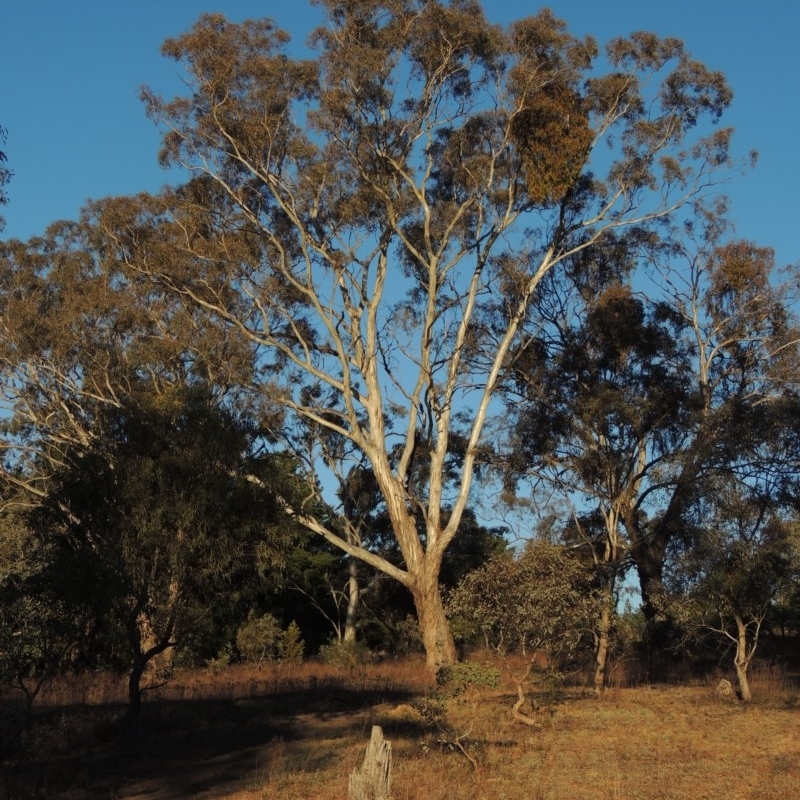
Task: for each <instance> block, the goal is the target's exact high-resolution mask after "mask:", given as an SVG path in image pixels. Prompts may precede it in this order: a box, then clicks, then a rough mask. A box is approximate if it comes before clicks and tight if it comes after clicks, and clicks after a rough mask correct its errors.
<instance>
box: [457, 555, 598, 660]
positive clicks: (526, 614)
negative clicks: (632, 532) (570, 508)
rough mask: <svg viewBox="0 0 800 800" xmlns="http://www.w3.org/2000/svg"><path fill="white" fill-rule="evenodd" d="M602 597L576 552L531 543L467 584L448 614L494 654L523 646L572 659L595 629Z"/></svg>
mask: <svg viewBox="0 0 800 800" xmlns="http://www.w3.org/2000/svg"><path fill="white" fill-rule="evenodd" d="M596 609H597V597H596V595H595V590H594V589H593V572H592V569H591V567H590V566H589V565H587V564H586V563H585V562H583V561H581V559H580V558H579V557H578V556H577V554H576V553H575V551H573V550H568V549H566V548H563V547H559V546H556V545H550V544H546V543H542V542H529V543H528V544H527V545H526V547H525V549H524V550H523V552H522V553H520V554H519V555H514V554H512V553H505V554H503V555H500V556H497V557H495V558H493V559H491V560H490V561H488V562H487V563H486V564H485V565H484V566H483V567H481V568H480V569H477V570H475V571H474V572H472V573H470V574H469V575H467V576H466V578H464V580H462V581H461V583H460V584H459V585H458V587H457V588H456V590H455V591H454V592H453V593H452V594H451V595H450V598H449V601H448V614H449V616H450V618H451V619H452V620H453V621H454V625H455V626H457V628H458V630H460V631H462V632H463V633H464V634H465V635H470V636H473V637H474V636H481V637H482V638H483V641H484V644H485V645H486V646H487V647H489V648H490V649H492V650H496V651H498V652H500V653H505V652H506V651H507V650H511V649H515V648H522V649H529V650H531V651H533V650H539V649H541V650H545V651H547V653H548V654H550V655H551V656H559V655H560V656H567V655H569V654H570V653H572V652H574V651H575V649H576V648H577V647H579V646H580V644H581V642H582V640H583V638H584V636H585V634H586V632H587V631H589V630H591V629H592V628H593V624H594V618H595V616H596Z"/></svg>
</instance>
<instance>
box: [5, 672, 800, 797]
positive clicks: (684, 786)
mask: <svg viewBox="0 0 800 800" xmlns="http://www.w3.org/2000/svg"><path fill="white" fill-rule="evenodd" d="M753 678H754V682H753V688H754V694H755V697H756V701H755V702H754V703H753V704H752V705H750V706H744V705H741V704H738V703H725V702H722V701H719V700H717V699H716V698H715V696H714V692H713V681H709V682H708V683H698V684H697V685H693V686H681V687H677V686H674V687H667V686H663V687H662V686H659V687H652V688H643V687H639V688H633V689H630V688H617V689H612V690H610V691H609V692H608V693H607V694H606V696H605V697H604V699H603V700H601V701H597V700H596V699H594V698H593V697H592V696H591V695H590V694H589V692H588V691H585V690H583V689H581V688H580V687H577V688H571V689H561V690H559V691H551V692H549V693H544V692H542V693H540V694H539V696H538V697H537V698H536V700H537V702H538V704H539V706H540V708H539V710H538V711H537V712H535V717H536V720H537V725H536V726H535V727H525V726H522V725H520V724H519V723H517V722H515V721H514V720H513V719H512V718H511V715H510V709H511V705H512V703H513V701H514V699H515V696H516V695H515V691H514V687H513V686H512V685H511V684H510V683H509V684H506V685H501V686H500V688H498V689H496V690H491V691H469V692H467V693H465V694H464V695H462V696H460V697H459V698H457V699H455V700H451V701H449V703H448V713H447V723H448V726H449V728H450V730H452V731H453V734H454V735H461V734H462V733H464V732H466V731H469V733H468V735H467V736H466V737H465V738H464V739H463V744H464V746H465V747H466V748H468V752H469V753H470V755H471V756H472V758H473V759H474V761H475V762H476V763H477V765H478V769H477V771H476V770H475V769H473V768H472V766H471V765H470V763H469V762H468V761H467V760H466V759H465V758H464V756H463V755H462V754H461V753H459V752H458V751H457V750H455V749H454V748H453V747H452V746H450V745H448V742H447V741H446V739H443V737H442V736H441V735H440V731H437V730H435V729H432V728H430V727H427V726H426V725H425V723H424V721H423V720H422V718H421V717H420V715H419V714H418V713H417V712H416V711H415V710H414V708H413V703H414V701H415V699H417V698H420V697H423V696H425V695H426V694H427V693H429V692H430V691H431V690H432V679H431V676H430V675H429V673H428V672H427V671H426V670H425V668H424V666H423V665H422V664H421V663H420V662H415V661H404V662H397V663H390V664H384V665H373V666H370V667H366V668H358V669H356V670H351V671H337V670H333V669H331V668H329V667H323V666H321V665H313V664H310V665H305V666H303V667H302V668H299V669H298V668H295V670H294V672H292V673H287V672H285V671H282V670H281V669H280V668H279V667H273V668H271V669H268V670H264V671H263V672H261V673H258V672H255V671H254V670H248V669H239V668H231V669H229V670H226V671H224V672H222V673H220V674H217V675H211V674H210V673H207V672H205V671H201V672H193V673H184V674H182V675H179V676H178V677H177V678H176V679H175V681H173V682H172V683H171V684H168V685H166V686H164V687H161V688H160V689H158V690H157V692H154V693H153V694H152V695H151V696H150V697H149V698H148V700H147V702H146V705H145V708H144V712H143V719H142V723H143V743H142V745H143V746H142V750H141V752H140V754H139V755H138V756H137V757H136V758H131V757H129V756H127V755H126V754H124V753H121V752H120V751H119V750H118V749H117V745H116V739H115V736H114V724H115V720H116V719H117V718H118V716H119V715H120V713H121V711H122V705H121V704H120V702H119V700H120V697H118V696H116V695H115V694H114V692H115V691H116V690H115V689H114V681H113V680H112V679H111V678H103V679H101V680H100V681H97V682H96V683H95V684H94V688H93V689H92V692H89V693H88V700H87V693H86V688H87V687H86V686H83V687H78V683H79V682H78V681H75V680H73V681H72V682H66V683H64V684H62V685H61V687H60V688H59V687H58V686H53V687H52V689H51V690H50V694H49V696H48V697H47V698H46V700H47V705H46V706H44V707H42V708H41V709H40V710H39V712H38V713H37V720H36V725H35V726H34V729H33V730H32V731H31V733H30V735H29V739H28V742H27V744H28V759H27V760H26V761H24V762H23V763H22V764H21V766H20V767H18V769H17V771H16V772H15V773H13V774H7V776H6V777H7V780H6V784H5V785H6V789H7V792H8V794H7V796H9V797H20V798H28V797H61V798H66V799H67V800H77V799H78V798H84V797H86V798H90V797H110V798H118V800H122V798H125V799H126V800H169V799H170V798H176V800H177V798H198V800H222V799H223V798H227V799H228V800H266V799H267V798H276V799H277V800H301V799H302V800H344V798H345V797H346V794H347V778H348V775H349V773H350V772H351V771H352V770H353V769H354V768H356V767H357V766H359V765H360V763H361V761H362V760H363V756H364V750H365V747H366V744H367V742H368V740H369V734H370V730H371V726H372V725H373V724H378V725H381V726H382V727H383V729H384V734H385V736H386V738H387V739H389V740H390V742H391V744H392V750H393V755H394V770H393V797H394V798H395V800H484V799H485V800H523V798H524V799H525V800H562V798H570V799H572V798H574V800H583V799H584V798H585V800H703V798H707V799H708V800H716V798H720V797H726V798H731V799H732V800H791V798H793V797H798V796H800V795H799V793H798V790H797V788H796V786H797V776H798V775H800V699H799V698H800V692H798V689H797V686H796V683H794V682H793V681H792V680H790V679H789V677H788V676H786V674H785V673H783V672H781V671H779V670H775V669H774V668H766V667H765V668H762V669H761V670H760V671H759V670H756V672H755V673H754V676H753ZM103 681H108V685H107V686H105V687H103V686H102V685H101V684H102V683H103ZM77 694H81V697H82V698H83V702H77V703H76V702H71V703H68V702H65V701H67V700H68V699H73V700H74V698H75V696H77ZM101 697H102V699H103V700H102V702H101V701H100V698H101ZM43 699H45V698H43ZM37 737H38V738H37Z"/></svg>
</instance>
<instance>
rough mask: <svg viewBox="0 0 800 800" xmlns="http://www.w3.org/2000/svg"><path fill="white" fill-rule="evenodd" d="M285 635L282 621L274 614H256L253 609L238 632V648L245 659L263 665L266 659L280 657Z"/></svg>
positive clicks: (270, 659)
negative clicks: (282, 629) (281, 624)
mask: <svg viewBox="0 0 800 800" xmlns="http://www.w3.org/2000/svg"><path fill="white" fill-rule="evenodd" d="M298 633H299V631H298ZM283 637H284V634H283V632H282V631H281V626H280V623H279V622H278V620H277V619H275V617H273V616H272V614H263V615H262V616H256V614H255V612H254V611H251V612H250V614H249V615H248V617H247V622H245V623H244V624H243V625H242V626H241V627H240V628H239V630H238V631H237V633H236V649H237V650H238V651H239V653H240V654H241V656H242V657H243V658H244V659H245V661H249V662H250V663H251V664H257V665H259V666H261V664H262V663H263V662H264V661H272V660H274V659H275V658H277V657H278V655H279V654H280V650H281V644H282V642H283V641H284V638H283ZM301 652H302V651H301Z"/></svg>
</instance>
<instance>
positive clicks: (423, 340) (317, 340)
mask: <svg viewBox="0 0 800 800" xmlns="http://www.w3.org/2000/svg"><path fill="white" fill-rule="evenodd" d="M319 5H320V6H321V7H322V9H323V11H324V13H325V15H326V21H325V24H324V25H323V26H322V27H320V28H319V29H317V30H315V31H314V32H313V33H312V35H311V39H310V43H311V45H312V46H313V47H315V48H316V55H315V56H314V57H313V58H310V59H300V58H295V57H293V56H291V55H290V54H289V52H288V50H287V42H288V36H287V34H286V33H284V32H283V31H281V30H280V29H279V28H278V27H276V25H275V24H274V23H273V22H272V21H270V20H258V21H248V22H245V23H243V24H241V25H237V24H231V23H229V22H228V21H226V20H225V19H224V17H222V16H220V15H206V16H203V17H202V18H201V19H200V20H199V21H198V22H197V23H196V25H195V26H194V27H193V28H192V29H191V30H190V31H189V32H187V33H186V34H184V35H182V36H180V37H178V38H175V39H170V40H168V41H167V42H166V43H165V44H164V47H163V52H164V54H165V55H166V56H167V57H168V58H170V59H173V60H174V61H176V62H177V63H178V64H179V65H181V66H182V67H183V68H184V69H185V79H186V87H187V91H186V93H185V95H183V96H180V97H177V98H175V99H164V98H161V97H160V96H159V95H158V94H157V93H156V92H155V91H151V90H146V91H145V92H144V98H145V101H146V103H147V106H148V111H149V114H150V115H151V117H152V118H153V119H154V120H155V121H156V122H157V123H158V124H159V125H160V126H161V127H162V129H163V131H164V139H163V150H162V154H161V157H162V160H163V162H164V163H165V164H170V165H181V166H183V167H184V168H185V169H187V170H188V171H189V172H190V174H191V178H190V180H189V181H188V182H187V183H186V185H184V186H182V187H181V188H179V189H177V190H175V191H172V192H168V193H165V194H164V195H163V196H162V197H161V198H160V201H161V207H160V209H158V210H155V209H154V208H153V207H152V206H151V207H150V208H149V209H148V208H143V209H142V210H141V211H135V212H134V211H132V209H131V208H130V207H126V208H122V207H120V206H119V205H118V204H114V203H110V204H108V205H106V206H105V207H104V208H99V209H98V214H97V217H96V223H97V225H98V226H99V228H100V229H101V230H103V232H104V235H105V236H106V237H107V238H108V239H109V241H111V242H113V243H114V248H115V253H116V257H117V258H118V259H120V260H121V261H123V262H125V263H126V264H127V266H128V268H129V269H131V270H134V271H137V272H138V273H139V274H142V275H146V276H148V277H150V278H152V279H153V280H155V281H157V282H158V283H160V285H162V286H166V287H168V288H169V289H170V290H172V291H173V292H175V293H176V294H177V295H178V296H180V297H181V298H183V300H184V301H185V302H186V303H187V304H188V307H191V308H199V309H204V310H205V311H206V312H209V313H211V314H212V315H213V316H215V317H216V318H217V319H218V320H220V321H223V322H224V323H226V324H227V325H228V326H229V327H230V329H231V336H235V337H239V338H240V340H244V341H246V342H248V343H249V344H250V345H251V347H252V348H253V351H254V353H255V363H256V364H257V366H258V369H257V374H256V375H255V377H254V381H253V386H254V388H257V389H258V390H259V391H260V392H261V393H262V396H263V397H265V398H268V399H269V400H270V401H271V402H274V403H275V404H276V405H277V406H278V407H279V408H281V409H282V410H283V412H284V415H285V416H284V419H283V423H284V430H291V429H294V431H295V432H297V431H299V430H300V429H299V428H298V427H297V425H299V424H300V423H302V424H303V425H304V426H305V427H306V429H309V428H316V429H317V430H325V431H327V432H328V435H326V436H320V437H317V438H316V439H315V440H313V441H312V440H309V439H306V441H307V442H308V451H309V455H310V456H314V457H315V458H318V459H319V461H320V464H321V466H320V470H319V472H318V476H319V477H320V478H321V479H323V480H321V481H320V483H319V485H318V487H319V486H321V487H323V489H324V486H325V483H326V482H325V480H324V476H325V475H326V474H327V475H331V474H333V475H338V476H340V477H341V478H342V479H344V478H345V476H346V474H347V472H348V471H349V468H350V467H351V466H352V465H354V464H358V465H361V466H363V467H364V468H368V469H370V470H371V472H372V474H373V475H374V477H375V481H376V483H377V486H378V488H379V490H380V493H381V496H382V498H383V502H384V503H385V508H386V513H387V515H388V517H389V518H390V520H391V524H392V529H393V532H394V536H395V537H396V539H397V543H398V545H399V548H400V550H401V552H402V555H403V560H404V564H403V565H401V566H397V565H396V564H393V563H390V562H389V561H387V560H386V559H385V558H383V557H381V556H380V555H379V554H377V553H375V552H373V551H372V550H370V549H369V548H368V547H367V546H365V544H363V543H361V542H360V541H359V539H358V537H357V536H350V535H342V533H341V531H338V530H337V529H336V528H335V527H334V526H328V525H326V524H324V522H323V521H320V518H319V516H311V515H307V514H305V513H304V509H303V508H302V507H299V508H293V509H292V511H293V512H294V513H295V515H296V516H297V517H298V518H299V519H301V520H303V521H304V522H305V523H306V524H307V525H308V527H310V528H311V529H313V530H315V531H317V532H318V533H320V534H321V535H323V536H324V537H325V538H327V539H328V540H329V541H330V542H332V543H334V544H336V545H337V546H338V547H340V548H341V549H342V550H344V551H345V552H346V553H348V554H350V555H351V556H355V557H357V558H360V559H362V560H363V561H365V562H366V563H368V564H370V565H371V566H373V567H375V568H377V569H379V570H382V571H384V572H385V573H386V574H388V575H390V576H392V577H394V578H395V579H397V580H398V581H399V582H400V583H402V584H403V585H405V586H406V587H407V588H408V589H409V591H410V592H411V594H412V596H413V598H414V602H415V605H416V609H417V613H418V617H419V622H420V626H421V631H422V636H423V640H424V643H425V647H426V651H427V655H428V660H429V662H430V664H431V665H438V664H443V663H447V662H450V661H452V660H453V659H454V658H455V657H456V653H455V648H454V646H453V640H452V637H451V634H450V631H449V629H448V626H447V620H446V617H445V615H444V611H443V607H442V602H441V596H440V591H439V586H438V580H439V571H440V567H441V564H442V559H443V556H444V553H445V551H446V549H447V547H448V545H449V544H450V543H451V542H452V541H453V538H454V537H455V536H456V535H457V531H458V529H459V524H460V522H461V518H462V515H463V513H464V510H465V508H466V507H467V503H468V498H469V496H470V491H471V489H472V483H473V474H474V471H475V467H476V464H477V463H478V462H479V461H480V459H481V453H482V452H483V449H484V446H485V444H486V437H487V430H488V429H487V421H488V420H489V418H490V415H491V414H492V413H493V411H494V408H493V405H492V398H493V397H494V395H495V392H496V389H497V387H498V382H499V379H500V377H501V375H502V373H503V372H504V370H505V368H506V367H507V365H508V361H509V357H510V354H511V353H512V352H514V349H515V347H516V346H517V345H518V339H519V336H520V331H521V329H522V325H523V322H524V320H525V319H526V316H527V314H528V309H529V304H530V302H531V299H532V298H533V297H534V296H535V295H536V292H537V289H538V287H539V285H540V283H541V281H542V279H543V278H544V277H545V276H546V275H547V274H548V272H549V271H550V270H552V269H553V268H554V267H555V266H556V265H558V264H559V263H560V262H562V261H563V260H564V259H566V258H568V257H570V256H572V255H574V254H575V253H577V252H578V251H580V250H582V249H583V248H587V247H589V246H591V245H592V244H594V243H596V242H598V241H600V240H601V239H603V238H604V237H605V236H606V235H607V234H609V233H610V232H611V231H617V233H618V235H623V231H624V230H626V229H627V228H630V227H636V228H646V227H647V226H648V225H649V224H650V223H651V222H653V221H654V220H657V219H659V218H662V217H664V216H667V215H670V214H671V213H672V212H673V211H674V210H675V209H676V208H678V207H679V206H681V204H682V203H684V202H686V201H687V200H688V199H689V198H691V197H693V196H695V195H696V194H697V193H698V192H701V191H703V190H704V189H705V188H706V187H707V186H708V185H709V184H711V183H713V182H714V181H715V180H716V176H717V175H718V174H719V172H720V171H724V170H726V169H728V167H729V166H730V163H729V141H730V131H728V130H725V129H716V130H714V131H711V132H710V131H709V129H707V127H706V123H707V122H714V121H716V120H717V119H718V117H719V116H720V114H721V113H722V111H723V110H724V108H725V107H726V105H727V104H728V102H729V101H730V97H731V93H730V91H729V89H728V86H727V84H726V82H725V80H724V78H723V77H722V76H721V75H720V74H719V73H716V72H713V71H710V70H708V69H707V68H705V67H704V66H703V65H702V64H700V63H698V62H696V61H694V60H693V59H692V58H691V57H690V56H689V55H688V53H687V52H686V51H685V49H684V47H683V45H682V44H681V43H680V42H679V41H677V40H675V39H664V40H662V39H659V38H658V37H656V36H654V35H651V34H646V33H638V34H634V35H632V36H631V37H629V38H626V39H619V40H615V41H612V42H611V43H610V44H609V45H608V47H607V48H606V50H605V53H604V56H603V57H602V58H601V57H600V51H599V49H598V47H597V45H596V43H595V42H594V41H593V40H592V39H590V38H587V39H585V40H579V39H576V38H575V37H573V36H571V35H570V34H569V32H568V31H567V30H566V27H565V25H564V24H563V23H562V22H561V21H559V20H558V19H556V18H555V17H554V16H553V15H552V14H551V13H550V12H547V11H543V12H541V13H540V14H538V15H537V16H534V17H530V18H527V19H522V20H520V21H518V22H515V23H513V24H511V25H510V26H508V27H507V28H501V27H498V26H495V25H492V24H490V23H489V22H488V20H487V19H486V17H485V16H484V13H483V11H482V9H481V7H480V5H479V4H478V3H477V2H474V1H473V0H454V2H450V3H443V2H432V1H430V0H424V1H423V0H356V1H354V0H349V1H347V2H337V0H322V1H321V2H320V3H319ZM296 438H297V437H295V439H296ZM332 442H334V443H335V446H334V447H332V448H331V447H330V445H331V443H332ZM412 475H414V476H419V475H424V482H423V483H422V484H420V481H419V480H416V479H414V480H412V479H411V476H412ZM340 485H341V484H340ZM318 487H317V488H318ZM319 491H320V492H322V489H319ZM323 493H324V492H323ZM334 494H335V492H334Z"/></svg>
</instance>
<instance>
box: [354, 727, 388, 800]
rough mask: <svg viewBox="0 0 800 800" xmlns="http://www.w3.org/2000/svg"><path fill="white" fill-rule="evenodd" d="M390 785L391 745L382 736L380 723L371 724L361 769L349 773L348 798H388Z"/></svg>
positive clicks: (385, 799) (374, 799) (382, 799)
mask: <svg viewBox="0 0 800 800" xmlns="http://www.w3.org/2000/svg"><path fill="white" fill-rule="evenodd" d="M391 785H392V746H391V744H389V742H387V741H386V740H385V739H384V738H383V731H382V730H381V727H380V725H373V726H372V735H371V736H370V740H369V745H368V746H367V753H366V755H365V756H364V763H363V765H362V766H361V769H355V770H353V772H352V773H351V774H350V786H349V790H348V792H347V797H348V800H389V791H390V789H391Z"/></svg>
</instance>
